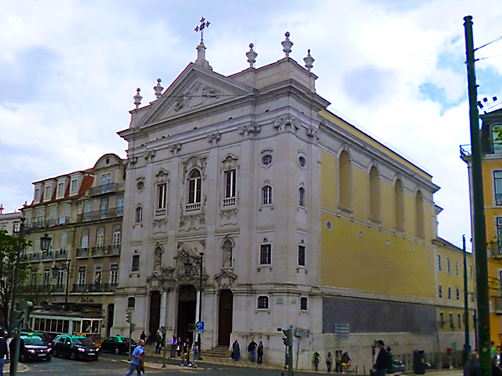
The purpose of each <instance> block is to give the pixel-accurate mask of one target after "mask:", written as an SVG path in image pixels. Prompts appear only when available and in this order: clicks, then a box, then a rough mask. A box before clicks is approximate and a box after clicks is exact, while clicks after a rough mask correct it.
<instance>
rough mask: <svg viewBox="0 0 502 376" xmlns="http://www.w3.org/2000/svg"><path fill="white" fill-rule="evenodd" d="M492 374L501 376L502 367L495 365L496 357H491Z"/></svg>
mask: <svg viewBox="0 0 502 376" xmlns="http://www.w3.org/2000/svg"><path fill="white" fill-rule="evenodd" d="M492 376H502V369H500V367H499V366H497V357H496V356H494V357H492Z"/></svg>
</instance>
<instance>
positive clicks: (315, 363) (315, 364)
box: [312, 351, 321, 372]
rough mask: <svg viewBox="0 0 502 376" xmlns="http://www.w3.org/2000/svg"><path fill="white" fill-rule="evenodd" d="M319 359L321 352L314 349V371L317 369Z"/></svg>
mask: <svg viewBox="0 0 502 376" xmlns="http://www.w3.org/2000/svg"><path fill="white" fill-rule="evenodd" d="M320 361H321V354H319V353H318V352H317V351H314V355H312V362H314V368H315V370H316V372H317V370H318V369H319V362H320Z"/></svg>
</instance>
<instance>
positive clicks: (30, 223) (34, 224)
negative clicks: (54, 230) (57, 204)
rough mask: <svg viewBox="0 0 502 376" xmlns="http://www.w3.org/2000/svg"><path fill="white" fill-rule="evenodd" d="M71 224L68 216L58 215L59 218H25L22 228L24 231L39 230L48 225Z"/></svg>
mask: <svg viewBox="0 0 502 376" xmlns="http://www.w3.org/2000/svg"><path fill="white" fill-rule="evenodd" d="M69 224H71V218H70V217H59V218H49V219H47V220H44V219H43V218H38V219H35V220H27V221H26V223H25V225H24V229H25V230H26V231H30V230H39V229H44V228H49V227H56V226H64V225H69Z"/></svg>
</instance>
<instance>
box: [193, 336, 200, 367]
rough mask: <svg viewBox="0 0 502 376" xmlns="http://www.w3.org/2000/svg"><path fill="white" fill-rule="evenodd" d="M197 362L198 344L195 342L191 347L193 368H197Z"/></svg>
mask: <svg viewBox="0 0 502 376" xmlns="http://www.w3.org/2000/svg"><path fill="white" fill-rule="evenodd" d="M198 360H199V343H198V342H195V343H194V345H193V362H192V365H193V367H194V368H197V361H198Z"/></svg>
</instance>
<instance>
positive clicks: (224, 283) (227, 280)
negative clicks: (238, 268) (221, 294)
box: [214, 268, 237, 289]
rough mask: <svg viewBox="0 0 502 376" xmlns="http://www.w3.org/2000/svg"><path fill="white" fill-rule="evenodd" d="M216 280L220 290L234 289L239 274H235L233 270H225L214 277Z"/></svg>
mask: <svg viewBox="0 0 502 376" xmlns="http://www.w3.org/2000/svg"><path fill="white" fill-rule="evenodd" d="M214 279H215V281H216V283H217V285H218V289H228V288H233V287H234V284H235V280H236V279H237V274H235V273H233V272H232V270H231V269H228V268H223V269H222V270H221V272H219V273H218V274H216V275H215V276H214Z"/></svg>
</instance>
